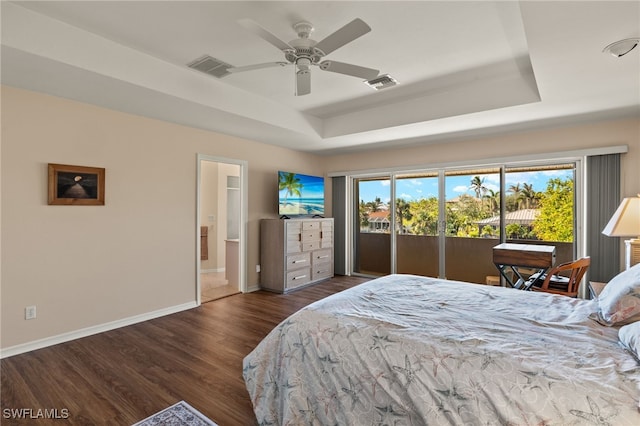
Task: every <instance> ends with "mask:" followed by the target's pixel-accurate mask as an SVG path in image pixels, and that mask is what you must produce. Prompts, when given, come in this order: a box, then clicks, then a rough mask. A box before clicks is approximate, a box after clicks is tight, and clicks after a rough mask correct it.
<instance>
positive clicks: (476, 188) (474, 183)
mask: <svg viewBox="0 0 640 426" xmlns="http://www.w3.org/2000/svg"><path fill="white" fill-rule="evenodd" d="M470 188H471V189H473V192H475V193H476V198H482V195H484V194H485V193H486V192H487V187H486V186H484V178H482V179H480V176H474V177H473V179H471V185H470Z"/></svg>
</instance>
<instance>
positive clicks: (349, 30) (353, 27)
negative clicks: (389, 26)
mask: <svg viewBox="0 0 640 426" xmlns="http://www.w3.org/2000/svg"><path fill="white" fill-rule="evenodd" d="M369 31H371V27H369V25H367V24H366V23H365V22H364V21H363V20H362V19H360V18H356V19H354V20H353V21H351V22H349V23H348V24H347V25H345V26H344V27H342V28H340V29H339V30H337V31H336V32H334V33H333V34H330V35H329V36H327V37H326V38H324V39H323V40H321V41H319V42H318V43H317V44H316V45H315V46H314V48H315V49H318V50H320V51H322V53H324V54H325V55H328V54H329V53H331V52H333V51H334V50H336V49H338V48H340V47H342V46H344V45H345V44H347V43H350V42H352V41H353V40H355V39H357V38H358V37H360V36H363V35H365V34H366V33H368V32H369Z"/></svg>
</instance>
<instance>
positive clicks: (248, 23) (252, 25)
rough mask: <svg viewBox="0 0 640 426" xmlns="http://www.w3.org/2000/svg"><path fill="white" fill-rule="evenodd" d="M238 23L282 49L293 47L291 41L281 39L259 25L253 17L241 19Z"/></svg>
mask: <svg viewBox="0 0 640 426" xmlns="http://www.w3.org/2000/svg"><path fill="white" fill-rule="evenodd" d="M238 23H239V24H240V25H242V26H243V27H244V28H245V29H246V30H249V31H251V32H252V33H254V34H255V35H257V36H258V37H261V38H262V39H264V40H266V41H267V42H269V43H271V44H272V45H274V46H275V47H277V48H278V49H280V50H290V49H293V47H291V46H290V45H289V43H286V42H284V41H282V40H280V39H279V38H278V37H276V36H274V35H273V34H271V33H270V32H269V31H267V30H265V29H264V28H262V27H261V26H260V25H258V24H257V23H256V22H254V21H252V20H251V19H240V20H239V21H238Z"/></svg>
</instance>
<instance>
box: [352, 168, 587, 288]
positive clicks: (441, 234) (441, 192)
mask: <svg viewBox="0 0 640 426" xmlns="http://www.w3.org/2000/svg"><path fill="white" fill-rule="evenodd" d="M583 163H584V157H568V158H567V157H565V158H549V159H544V158H537V159H535V160H526V161H517V160H514V161H508V162H500V163H487V164H468V165H455V166H449V167H446V166H443V167H438V168H429V167H424V168H421V169H420V168H416V169H411V170H389V171H384V172H379V171H378V172H371V173H358V174H351V175H348V176H346V177H347V182H348V185H347V188H348V190H347V197H348V206H349V208H348V209H347V211H348V213H349V214H350V215H351V218H352V220H349V221H347V223H350V224H352V226H356V224H357V223H359V219H358V217H357V214H358V212H357V210H356V209H357V205H359V200H355V197H354V195H355V194H356V193H357V192H356V190H355V185H357V182H358V180H359V179H375V178H387V179H389V182H390V192H389V196H390V200H391V203H390V224H389V233H390V246H391V253H390V256H391V259H390V261H391V265H390V273H391V274H395V273H397V232H396V226H397V224H396V208H395V204H396V177H397V176H398V175H403V174H408V173H416V174H420V173H434V172H436V171H437V173H438V206H439V212H438V250H439V260H438V269H439V271H438V277H439V278H446V277H445V273H446V254H445V252H446V199H445V174H446V172H447V171H450V170H456V169H458V170H460V169H473V168H483V169H484V168H488V167H490V168H498V169H499V170H500V194H501V196H500V215H501V217H502V219H501V221H500V237H499V239H498V240H496V241H497V243H502V242H505V240H506V233H505V223H504V215H505V212H506V210H505V208H506V206H505V203H506V201H505V200H506V197H505V196H504V195H502V194H505V191H506V183H505V181H506V173H507V171H508V169H509V168H514V167H523V166H526V165H530V166H531V167H535V166H536V165H537V166H540V165H542V164H544V165H554V164H557V165H562V164H574V207H573V208H574V241H573V252H574V254H573V256H574V258H577V257H580V256H581V255H583V253H585V241H586V235H585V230H584V223H585V220H586V219H585V214H586V212H585V208H584V201H585V194H584V192H585V188H584V182H585V181H586V180H585V177H584V173H585V170H584V164H583ZM347 232H348V240H349V244H348V247H349V254H348V256H347V259H346V261H347V269H346V270H347V271H349V272H350V273H351V274H352V275H356V276H370V275H367V274H362V273H359V272H355V271H354V265H355V256H356V255H357V253H356V244H355V241H354V240H355V235H356V234H355V229H347Z"/></svg>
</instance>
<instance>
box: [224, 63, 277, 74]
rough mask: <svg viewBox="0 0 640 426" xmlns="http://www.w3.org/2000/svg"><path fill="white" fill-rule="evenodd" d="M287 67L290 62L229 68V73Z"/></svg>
mask: <svg viewBox="0 0 640 426" xmlns="http://www.w3.org/2000/svg"><path fill="white" fill-rule="evenodd" d="M286 65H289V63H288V62H266V63H264V64H255V65H245V66H243V67H233V68H228V69H227V71H229V72H230V73H236V72H244V71H253V70H259V69H262V68H273V67H284V66H286Z"/></svg>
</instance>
